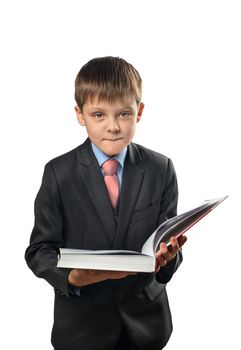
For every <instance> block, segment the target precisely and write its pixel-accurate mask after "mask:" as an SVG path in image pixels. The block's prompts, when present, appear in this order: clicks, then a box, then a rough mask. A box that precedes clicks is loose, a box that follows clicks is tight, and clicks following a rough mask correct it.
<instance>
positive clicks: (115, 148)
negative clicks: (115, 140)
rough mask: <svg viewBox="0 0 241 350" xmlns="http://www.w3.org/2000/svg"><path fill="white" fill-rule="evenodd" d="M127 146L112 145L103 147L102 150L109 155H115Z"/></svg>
mask: <svg viewBox="0 0 241 350" xmlns="http://www.w3.org/2000/svg"><path fill="white" fill-rule="evenodd" d="M125 148H126V145H123V146H117V145H116V146H115V145H113V146H110V147H102V148H101V151H102V152H103V153H105V154H106V155H107V156H108V157H113V156H115V155H117V154H120V153H121V152H122V151H123V150H124V149H125Z"/></svg>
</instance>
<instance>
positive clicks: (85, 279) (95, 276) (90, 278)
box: [68, 269, 136, 287]
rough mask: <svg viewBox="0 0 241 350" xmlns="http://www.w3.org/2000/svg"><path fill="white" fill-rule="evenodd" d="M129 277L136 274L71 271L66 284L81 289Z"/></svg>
mask: <svg viewBox="0 0 241 350" xmlns="http://www.w3.org/2000/svg"><path fill="white" fill-rule="evenodd" d="M129 275H136V272H125V271H104V270H82V269H73V270H71V271H70V273H69V277H68V282H69V283H70V284H72V285H73V286H75V287H83V286H87V285H88V284H93V283H97V282H101V281H105V280H109V279H111V280H112V279H120V278H124V277H127V276H129Z"/></svg>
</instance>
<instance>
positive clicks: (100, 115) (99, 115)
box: [93, 112, 103, 119]
mask: <svg viewBox="0 0 241 350" xmlns="http://www.w3.org/2000/svg"><path fill="white" fill-rule="evenodd" d="M93 116H94V117H96V119H100V118H102V117H103V114H102V113H100V112H95V113H93Z"/></svg>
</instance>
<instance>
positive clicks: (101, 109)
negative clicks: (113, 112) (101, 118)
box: [89, 105, 133, 111]
mask: <svg viewBox="0 0 241 350" xmlns="http://www.w3.org/2000/svg"><path fill="white" fill-rule="evenodd" d="M89 109H91V110H92V109H93V110H97V109H98V110H99V111H104V110H105V108H102V107H99V106H91V107H89ZM122 109H131V110H133V107H131V106H128V105H126V106H121V107H119V108H117V110H122Z"/></svg>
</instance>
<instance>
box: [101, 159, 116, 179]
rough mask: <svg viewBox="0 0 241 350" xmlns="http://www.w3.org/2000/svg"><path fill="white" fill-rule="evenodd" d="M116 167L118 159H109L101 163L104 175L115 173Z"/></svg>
mask: <svg viewBox="0 0 241 350" xmlns="http://www.w3.org/2000/svg"><path fill="white" fill-rule="evenodd" d="M117 167H118V161H117V160H116V159H109V160H107V161H106V162H104V163H103V164H102V169H103V171H104V175H107V176H113V175H115V174H116V170H117Z"/></svg>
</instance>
